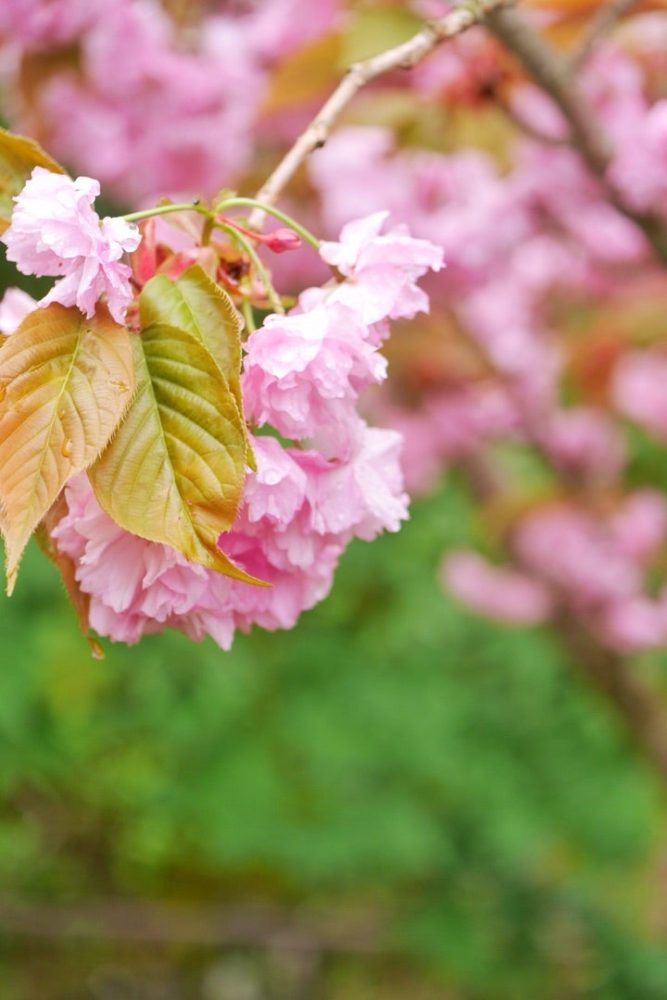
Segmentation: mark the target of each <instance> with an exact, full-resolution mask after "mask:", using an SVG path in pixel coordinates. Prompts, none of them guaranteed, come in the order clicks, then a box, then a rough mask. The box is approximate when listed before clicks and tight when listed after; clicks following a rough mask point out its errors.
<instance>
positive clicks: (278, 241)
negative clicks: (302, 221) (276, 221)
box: [261, 226, 301, 253]
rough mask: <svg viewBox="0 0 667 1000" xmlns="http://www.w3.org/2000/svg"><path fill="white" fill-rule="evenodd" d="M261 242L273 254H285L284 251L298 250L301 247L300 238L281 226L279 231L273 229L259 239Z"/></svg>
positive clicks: (291, 230)
mask: <svg viewBox="0 0 667 1000" xmlns="http://www.w3.org/2000/svg"><path fill="white" fill-rule="evenodd" d="M261 242H262V243H263V244H264V246H265V247H268V248H269V250H273V252H274V253H285V251H286V250H298V249H299V247H300V246H301V237H300V236H298V235H297V233H295V232H294V230H293V229H288V228H287V227H286V226H283V227H282V228H281V229H274V230H273V232H272V233H267V234H266V236H262V237H261Z"/></svg>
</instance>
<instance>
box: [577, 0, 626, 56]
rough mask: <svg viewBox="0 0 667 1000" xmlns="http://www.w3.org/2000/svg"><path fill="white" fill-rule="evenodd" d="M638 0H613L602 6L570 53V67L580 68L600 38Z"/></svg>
mask: <svg viewBox="0 0 667 1000" xmlns="http://www.w3.org/2000/svg"><path fill="white" fill-rule="evenodd" d="M636 3H637V0H612V2H611V3H608V4H605V5H604V6H602V7H600V9H599V10H598V12H597V13H596V15H595V17H593V18H592V19H591V20H590V22H589V24H588V25H587V27H586V30H585V31H584V32H583V34H582V36H581V39H580V40H579V43H578V45H577V47H576V49H575V50H574V52H572V54H571V55H570V60H569V62H570V67H571V68H572V69H573V70H578V69H580V68H581V67H582V66H583V65H584V63H585V62H586V60H587V59H588V57H589V56H590V54H591V52H592V51H593V49H594V48H595V46H596V45H597V43H598V42H599V41H600V39H601V38H602V37H603V36H604V35H606V34H607V32H609V31H610V30H611V29H612V28H613V27H614V25H615V24H616V22H617V21H620V19H621V18H622V17H623V16H624V14H627V13H628V11H629V10H631V8H632V7H634V6H635V4H636Z"/></svg>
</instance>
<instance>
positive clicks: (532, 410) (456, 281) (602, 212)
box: [309, 18, 667, 653]
mask: <svg viewBox="0 0 667 1000" xmlns="http://www.w3.org/2000/svg"><path fill="white" fill-rule="evenodd" d="M657 20H658V24H657V25H656V19H655V18H653V19H647V23H646V24H645V25H644V23H643V19H641V18H640V19H637V21H638V22H642V23H641V24H638V25H637V26H636V27H635V28H634V29H633V31H632V35H631V37H632V40H633V47H634V55H633V56H630V55H629V54H628V52H627V51H625V50H624V49H623V48H622V47H621V46H619V45H613V44H611V43H604V44H601V45H599V46H598V47H597V49H596V50H595V51H594V52H593V53H592V54H591V56H590V57H589V59H588V61H587V63H586V65H585V66H584V68H583V69H582V71H581V73H580V75H579V81H578V82H579V85H580V86H581V88H582V92H583V93H584V95H585V97H586V99H587V100H588V102H589V104H590V106H591V108H592V110H593V112H594V113H595V114H596V115H597V116H598V120H599V123H600V127H601V128H602V129H603V130H604V132H605V134H606V135H607V136H608V137H609V141H610V146H611V149H612V155H611V159H610V165H609V169H608V181H609V183H611V184H613V185H614V187H615V189H616V190H617V191H618V192H619V193H620V196H621V198H622V199H623V200H624V202H625V204H627V205H629V206H630V207H631V208H632V209H636V210H642V211H643V210H647V209H651V210H652V211H654V212H657V213H658V214H660V215H661V216H662V218H663V219H665V220H667V186H666V184H665V178H666V177H667V171H666V169H665V168H666V167H667V141H666V137H667V102H666V101H665V100H664V99H662V98H661V97H660V91H659V90H658V91H657V95H658V96H657V98H656V99H653V100H652V99H651V82H650V67H651V65H652V60H653V57H654V55H655V53H656V52H657V49H658V47H659V44H658V41H656V39H659V38H664V20H663V21H662V22H660V19H659V18H658V19H657ZM648 22H650V23H648ZM660 24H662V27H663V32H662V34H660V32H659V31H656V27H660ZM640 28H641V30H640ZM502 58H503V57H502V54H501V53H500V51H499V48H498V46H497V45H496V43H494V42H493V41H492V40H491V39H490V38H489V36H488V35H484V33H483V32H481V31H475V30H473V31H471V32H470V33H469V34H466V35H465V36H464V37H462V38H461V39H459V40H456V41H455V42H454V43H453V44H452V45H449V46H445V47H443V48H442V49H440V50H438V51H437V52H436V53H435V54H434V56H432V57H431V58H430V59H429V60H427V61H425V62H424V63H423V64H422V65H420V66H419V67H417V69H416V70H415V72H414V75H413V79H412V81H411V85H412V86H413V87H416V88H417V89H418V90H419V91H420V93H421V94H422V95H423V97H424V98H425V99H428V100H437V101H439V102H442V103H445V104H446V105H450V104H452V105H454V106H458V107H460V106H461V105H462V104H465V103H466V102H471V103H472V102H475V103H474V106H475V107H476V108H477V107H479V106H480V102H481V101H483V100H486V101H488V102H489V104H492V103H493V97H491V98H488V97H485V98H481V97H480V94H485V93H486V94H488V93H493V85H494V82H495V81H497V80H500V79H502V78H503V74H504V73H505V72H506V70H505V67H504V64H503V61H502ZM663 68H664V66H663ZM506 100H507V102H508V104H509V108H510V111H511V114H512V117H513V120H514V121H519V122H522V123H523V124H524V126H525V128H526V134H525V135H521V133H520V131H519V138H518V139H516V140H515V142H514V145H513V148H512V154H513V156H512V167H511V169H510V170H503V171H501V170H499V169H498V167H497V165H496V164H495V163H494V161H493V159H492V158H491V157H490V156H488V155H487V154H485V153H482V152H480V151H477V150H463V151H457V152H453V153H447V154H445V153H440V152H436V151H433V150H424V149H419V148H407V149H397V147H396V140H395V136H394V134H393V132H392V131H391V130H390V129H388V128H384V127H372V126H370V127H369V126H366V127H348V128H345V129H342V130H340V131H339V132H338V133H337V134H336V135H335V136H334V137H333V138H332V140H331V141H330V143H329V144H328V146H327V150H326V154H325V153H324V152H323V153H317V154H315V156H314V157H313V159H312V161H311V164H310V167H309V171H310V177H311V180H312V182H313V184H314V186H315V188H316V190H317V192H318V194H319V197H320V209H319V210H320V213H321V217H322V223H321V225H323V228H324V229H325V230H328V231H330V232H335V231H336V230H337V228H338V227H340V225H341V224H344V223H345V222H346V221H347V220H348V219H349V218H351V217H353V216H354V215H355V214H356V213H357V212H358V211H359V210H360V209H361V206H362V205H363V206H365V207H366V209H368V208H374V207H380V206H385V207H388V208H389V209H390V210H391V213H392V217H395V218H397V219H399V220H406V221H407V220H409V221H410V226H411V229H412V230H413V231H414V232H415V233H416V234H417V235H419V236H421V237H424V238H427V239H429V240H433V241H435V242H438V243H441V244H442V245H443V246H445V247H446V248H447V263H448V267H447V269H446V271H443V272H441V273H440V274H439V275H436V276H434V277H433V278H432V279H430V280H429V284H428V291H429V294H430V296H431V301H432V317H431V320H430V328H431V334H430V336H428V337H425V349H424V350H423V351H422V352H421V353H420V351H419V349H417V348H415V346H414V334H411V337H412V338H413V340H412V348H411V350H410V351H407V350H406V351H405V352H404V354H405V357H404V358H401V354H400V351H399V350H398V347H396V353H397V360H398V364H397V365H396V364H395V365H394V366H393V368H392V371H393V372H394V373H395V377H394V378H392V379H391V380H390V382H389V384H388V387H385V388H383V390H382V391H381V392H379V393H378V394H377V395H376V396H375V397H374V398H373V405H372V412H373V414H374V416H375V418H376V419H378V420H379V421H380V422H382V423H384V424H386V425H387V426H391V427H394V428H398V429H400V430H401V432H402V433H403V435H404V437H405V440H406V442H407V445H406V447H405V448H404V451H403V466H404V475H405V477H406V485H407V488H408V489H409V490H410V492H411V493H414V494H419V493H424V492H427V491H429V490H431V489H433V488H434V487H435V486H436V485H437V483H438V482H439V480H440V477H441V475H442V472H443V469H445V468H447V467H448V466H451V465H457V464H458V465H462V466H463V468H464V469H466V470H468V472H470V471H471V470H472V472H471V476H472V480H473V482H475V479H476V473H479V470H480V469H481V470H482V472H481V479H482V480H484V472H483V470H484V466H485V463H486V464H488V463H491V464H493V463H494V461H495V459H494V454H495V451H496V450H497V448H498V447H499V446H500V447H501V448H506V447H508V446H509V447H510V448H515V449H516V448H518V447H522V448H524V449H529V450H530V451H531V452H532V453H533V454H534V455H536V456H538V461H539V463H541V472H540V476H541V480H542V486H541V491H540V495H539V496H538V497H537V498H532V497H528V498H522V499H521V500H520V502H518V503H517V499H518V497H519V495H520V490H521V486H520V484H519V483H517V482H516V481H512V480H511V479H510V480H509V481H508V479H507V476H506V475H501V476H495V477H494V476H491V477H490V480H489V481H487V482H484V481H482V482H481V490H482V494H483V496H484V494H485V491H486V490H488V489H491V490H496V491H499V494H498V495H501V496H502V495H503V494H504V495H505V496H506V498H507V502H509V503H510V504H512V503H514V504H515V505H516V507H517V514H516V515H515V517H514V519H513V521H512V523H511V525H510V526H509V527H508V530H507V533H506V536H505V539H504V542H503V548H504V556H505V561H504V563H503V564H501V565H497V564H494V563H492V562H490V561H488V560H487V559H485V558H484V557H482V556H481V555H479V554H477V553H475V552H473V551H471V550H467V551H461V552H456V553H455V554H452V555H451V556H449V557H448V558H446V559H445V562H444V567H443V576H442V578H443V581H444V583H445V585H446V586H447V587H448V589H450V590H452V591H453V592H454V593H455V594H456V595H457V596H458V597H459V598H460V599H461V600H463V601H465V602H466V603H467V604H469V605H470V606H471V607H472V608H474V609H476V610H477V611H478V612H479V613H481V614H485V615H488V616H490V617H492V618H495V619H497V620H501V621H506V622H511V623H515V624H528V623H531V622H537V621H547V620H549V619H550V618H553V617H554V616H557V615H558V614H559V612H560V610H562V609H563V608H564V607H565V608H566V609H567V610H568V612H569V613H570V614H572V615H573V616H574V617H576V618H577V619H578V620H579V621H581V622H583V623H584V624H585V625H586V626H587V628H588V629H589V631H591V632H592V633H593V634H594V635H595V636H596V638H597V639H598V640H599V641H600V642H601V643H603V644H604V645H606V646H608V647H610V648H612V649H615V650H618V651H619V652H622V653H629V652H632V653H634V652H639V651H641V650H645V649H654V648H659V647H661V646H663V645H664V644H665V643H667V584H666V583H665V582H664V581H663V584H662V585H660V583H658V585H657V587H656V586H654V585H653V584H652V583H651V581H653V582H655V579H656V571H657V570H658V569H659V567H660V565H661V561H662V560H663V559H664V553H665V551H666V549H667V505H666V504H665V501H664V498H663V496H662V494H661V493H660V492H658V491H656V490H651V489H640V490H637V489H636V485H635V483H634V482H633V483H632V487H629V486H628V485H627V479H626V476H627V473H628V470H629V468H630V463H631V461H632V452H631V449H630V447H629V446H628V440H627V434H626V431H625V427H624V424H623V420H628V421H631V422H632V423H634V424H635V425H638V426H639V427H641V428H642V429H643V431H645V432H647V433H648V434H649V435H651V436H652V437H653V438H655V439H656V440H658V441H663V442H664V441H665V440H667V408H666V404H665V399H666V396H665V385H666V384H667V382H666V379H667V354H666V353H665V350H664V343H662V342H661V341H660V339H659V338H658V337H655V336H653V337H651V338H650V339H649V338H646V337H644V338H642V336H641V335H640V336H637V335H632V334H631V335H630V336H628V337H625V336H624V335H623V333H622V324H623V322H625V321H624V320H623V318H622V317H623V316H624V315H625V316H627V317H629V319H628V320H627V322H628V323H629V324H630V328H631V324H632V320H631V317H632V310H633V308H636V303H637V302H638V301H642V302H644V303H651V302H655V303H658V302H660V301H661V300H664V294H665V287H666V286H665V279H664V275H663V273H662V269H661V268H660V267H659V266H658V263H657V262H656V260H655V259H654V257H653V255H652V253H651V249H650V247H649V244H648V242H647V240H646V237H645V234H644V233H643V232H642V231H641V229H640V228H639V227H638V226H637V225H636V224H635V223H634V222H633V221H632V220H631V219H630V218H629V217H628V216H627V214H624V213H623V212H622V211H620V210H619V209H618V207H617V206H616V205H614V204H612V203H611V202H610V200H609V197H608V190H606V189H605V187H604V186H603V185H602V184H600V182H599V181H598V180H597V179H595V178H594V177H592V176H591V174H590V173H589V172H588V170H587V169H586V167H585V166H584V164H583V163H582V161H581V158H580V157H579V155H578V154H577V152H576V151H575V150H573V149H572V148H571V147H570V146H569V145H568V144H567V141H566V140H567V136H568V124H567V123H566V122H565V121H564V119H563V118H562V116H561V114H560V112H559V111H558V109H557V108H556V107H555V105H554V104H553V103H552V102H551V100H550V99H549V98H548V97H547V96H546V95H545V94H544V93H543V92H542V91H541V90H539V89H538V88H537V87H536V86H534V85H533V84H530V83H528V82H526V81H525V80H518V81H515V82H514V83H513V85H512V86H511V88H507V90H506ZM540 135H543V136H544V139H543V140H542V141H541V140H540V139H539V136H540ZM582 303H585V305H586V309H587V310H589V313H591V312H593V311H597V312H598V313H599V315H600V316H601V319H600V321H599V322H600V324H601V327H600V331H599V333H598V334H597V335H596V336H594V337H592V338H591V339H590V341H588V340H587V339H586V338H584V337H582V335H581V333H578V334H577V333H575V332H573V333H572V334H571V335H570V336H568V329H567V327H568V324H569V323H570V320H569V318H568V317H569V316H570V315H572V316H573V317H575V316H576V313H577V310H578V309H580V308H581V304H582ZM645 308H646V307H645ZM663 325H664V324H663ZM619 326H621V330H620V331H619V330H618V327H619ZM607 328H610V331H611V332H610V333H606V332H605V330H606V329H607ZM589 344H590V346H589ZM394 350H395V348H394V346H393V342H392V345H390V354H392V352H394ZM566 395H567V396H569V397H570V399H571V403H570V405H567V406H566V405H564V403H563V398H564V396H566ZM479 478H480V476H479V475H478V476H477V479H478V480H479ZM487 479H488V477H487ZM546 484H549V485H546ZM633 487H634V488H633ZM550 493H551V495H550ZM513 494H516V497H514V499H513V498H512V495H513ZM498 495H495V497H490V499H491V501H492V503H493V501H494V499H495V500H497V499H498ZM633 532H634V533H635V535H636V538H637V543H636V545H635V544H634V543H633V542H632V533H633ZM640 540H641V541H640ZM662 576H663V574H661V573H660V572H658V576H657V580H658V581H659V580H660V579H661V577H662ZM650 583H651V586H649V584H650Z"/></svg>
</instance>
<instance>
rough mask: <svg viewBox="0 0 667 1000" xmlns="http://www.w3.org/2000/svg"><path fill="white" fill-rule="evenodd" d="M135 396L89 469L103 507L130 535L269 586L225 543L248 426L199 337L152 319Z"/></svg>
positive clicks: (139, 353) (141, 347)
mask: <svg viewBox="0 0 667 1000" xmlns="http://www.w3.org/2000/svg"><path fill="white" fill-rule="evenodd" d="M134 356H135V367H136V373H137V392H136V394H135V396H134V399H133V401H132V404H131V406H130V408H129V410H128V412H127V416H126V417H125V420H124V421H123V423H122V424H121V426H120V428H119V430H118V433H117V434H116V435H115V436H114V438H113V440H112V441H111V443H110V444H109V446H108V447H107V449H106V450H105V451H104V453H103V454H102V455H101V456H100V458H99V460H98V461H97V462H96V463H95V465H94V466H93V467H92V468H91V469H90V471H89V476H90V481H91V483H92V485H93V489H94V490H95V494H96V496H97V499H98V501H99V503H100V505H101V506H102V508H103V509H104V510H105V511H106V512H107V514H109V516H110V517H112V518H113V520H114V521H115V522H116V523H117V524H119V525H120V526H121V527H122V528H125V529H126V530H127V531H131V532H132V533H133V534H135V535H139V536H140V537H141V538H146V539H148V540H149V541H153V542H161V543H162V544H165V545H171V546H172V547H173V548H175V549H178V551H179V552H181V553H182V554H183V555H184V556H185V557H186V559H189V560H191V561H192V562H196V563H200V564H201V565H203V566H207V567H209V568H210V569H215V570H217V571H218V572H220V573H224V574H225V575H227V576H232V577H235V578H236V579H238V580H244V581H245V582H247V583H262V581H259V580H256V579H255V578H254V577H251V576H248V574H247V573H245V572H244V571H243V570H241V569H239V568H238V567H237V566H235V565H234V563H232V562H231V561H230V560H229V559H228V558H227V557H226V556H225V555H224V554H223V553H222V552H221V551H220V549H219V548H218V546H217V539H218V536H219V535H220V534H221V533H222V532H225V531H229V529H230V528H231V527H232V525H233V523H234V520H235V518H236V513H237V510H238V505H239V502H240V500H241V494H242V491H243V481H244V470H245V428H244V426H243V421H242V420H241V417H240V414H239V411H238V407H237V405H236V401H235V399H234V396H233V395H232V393H231V391H230V389H229V386H228V384H227V381H226V379H225V378H224V376H223V374H222V372H221V370H220V368H219V366H218V365H217V364H216V362H215V361H214V360H213V358H212V356H211V354H210V353H209V351H208V350H207V348H206V347H205V346H204V344H203V343H202V342H201V341H200V340H198V339H197V337H196V336H195V335H194V334H192V333H188V332H187V331H186V330H182V329H179V328H178V327H174V326H168V325H166V324H153V325H152V326H149V327H147V328H146V329H145V330H144V331H143V333H142V334H141V336H138V337H136V338H135V340H134Z"/></svg>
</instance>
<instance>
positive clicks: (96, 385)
mask: <svg viewBox="0 0 667 1000" xmlns="http://www.w3.org/2000/svg"><path fill="white" fill-rule="evenodd" d="M131 341H132V335H131V334H130V333H129V332H128V330H126V329H125V327H122V326H118V324H116V323H114V321H113V320H112V319H111V317H110V316H109V313H108V311H107V310H106V308H105V307H103V306H99V307H98V310H97V313H96V315H95V316H94V317H93V318H92V319H86V318H85V316H83V315H82V314H81V313H80V312H79V310H78V309H74V308H72V309H66V308H65V307H64V306H61V305H57V304H54V305H51V306H49V307H48V308H47V309H36V310H35V311H34V312H32V313H31V314H30V315H29V316H28V317H27V318H26V319H25V320H24V321H23V323H22V324H21V326H20V327H19V329H18V330H17V331H16V332H15V333H14V334H12V336H11V337H8V338H7V339H6V340H5V341H4V343H3V344H2V346H1V347H0V386H2V389H3V392H2V399H1V401H0V506H2V509H3V518H2V529H3V534H4V536H5V555H6V561H7V588H8V592H9V593H11V591H12V590H13V586H14V581H15V578H16V573H17V570H18V565H19V562H20V559H21V555H22V554H23V550H24V548H25V546H26V543H27V541H28V539H29V538H30V535H31V534H32V532H33V531H34V530H35V528H36V527H37V525H38V524H39V522H40V521H41V520H42V518H43V517H44V515H45V514H46V512H47V511H48V510H49V508H50V507H51V505H52V504H53V503H54V501H55V499H56V497H57V496H58V494H59V493H60V491H61V489H62V488H63V486H64V485H65V483H66V482H67V480H68V479H69V478H70V477H71V476H73V475H74V474H75V473H77V472H81V471H83V470H84V469H86V468H87V467H88V466H89V465H90V464H91V463H92V462H94V461H95V459H96V458H97V456H98V455H99V454H100V452H101V451H102V449H103V448H104V447H105V445H106V444H107V442H108V441H109V438H110V437H111V435H112V434H113V432H114V430H115V429H116V427H117V426H118V423H119V421H120V419H121V417H122V415H123V412H124V411H125V408H126V407H127V405H128V403H129V401H130V398H131V396H132V388H133V385H134V374H133V363H132V346H131Z"/></svg>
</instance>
